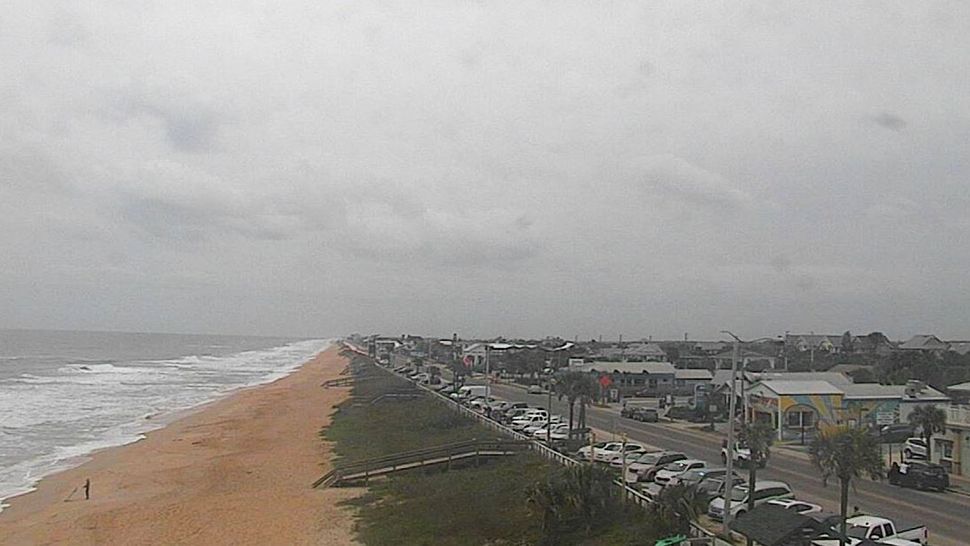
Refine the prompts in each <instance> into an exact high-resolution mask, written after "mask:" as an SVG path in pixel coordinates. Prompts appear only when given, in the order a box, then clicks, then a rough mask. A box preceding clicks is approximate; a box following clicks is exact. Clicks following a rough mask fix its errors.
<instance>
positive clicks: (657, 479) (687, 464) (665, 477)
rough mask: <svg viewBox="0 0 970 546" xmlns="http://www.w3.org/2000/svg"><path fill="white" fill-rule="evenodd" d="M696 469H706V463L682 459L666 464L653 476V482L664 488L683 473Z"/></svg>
mask: <svg viewBox="0 0 970 546" xmlns="http://www.w3.org/2000/svg"><path fill="white" fill-rule="evenodd" d="M697 468H707V463H706V462H705V461H702V460H700V459H682V460H680V461H676V462H673V463H667V464H666V465H664V467H663V468H661V469H660V470H658V471H657V475H656V476H654V478H653V481H654V483H656V484H658V485H661V486H664V485H667V483H669V482H670V481H671V480H672V479H674V478H678V477H680V476H682V475H683V474H684V472H687V471H688V470H694V469H697ZM675 485H676V484H675Z"/></svg>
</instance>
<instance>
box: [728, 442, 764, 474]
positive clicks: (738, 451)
mask: <svg viewBox="0 0 970 546" xmlns="http://www.w3.org/2000/svg"><path fill="white" fill-rule="evenodd" d="M732 455H734V463H735V464H737V465H738V466H741V467H747V466H748V465H749V464H750V463H751V450H750V449H748V447H747V446H745V445H744V444H742V443H740V442H737V443H735V444H734V450H733V452H732ZM727 460H728V449H727V440H722V441H721V464H724V465H727ZM766 463H767V461H761V463H760V464H759V465H758V466H759V467H761V468H764V467H765V464H766Z"/></svg>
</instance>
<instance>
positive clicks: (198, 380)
mask: <svg viewBox="0 0 970 546" xmlns="http://www.w3.org/2000/svg"><path fill="white" fill-rule="evenodd" d="M331 343H332V340H306V341H298V342H294V343H290V344H286V345H280V346H276V347H270V348H267V349H260V350H250V351H242V352H238V353H235V354H229V355H224V356H211V355H186V356H183V357H179V358H174V359H166V360H141V361H134V360H132V361H126V362H120V361H116V362H105V361H104V360H101V361H97V362H95V361H93V360H94V359H92V361H89V362H88V363H82V362H80V361H79V360H78V359H72V360H71V361H68V362H67V363H66V364H65V365H62V366H60V367H57V368H51V374H50V375H44V374H42V373H37V374H33V373H21V374H19V375H17V376H15V377H11V378H8V379H5V380H3V381H0V427H2V430H3V435H2V436H0V452H7V453H14V452H16V453H26V454H29V457H27V458H25V459H24V460H21V461H18V462H16V463H15V464H13V465H8V466H7V467H0V501H2V500H3V499H4V498H9V497H10V496H12V495H16V494H19V493H22V492H25V491H29V490H30V489H31V488H33V486H34V483H35V482H36V481H37V480H39V479H40V478H41V477H43V476H45V475H48V474H50V473H52V472H56V471H58V470H60V469H63V468H66V467H69V466H72V465H74V464H76V462H77V459H78V458H79V457H83V456H84V455H86V454H88V453H90V452H91V451H94V450H97V449H101V448H105V447H111V446H116V445H123V444H127V443H131V442H134V441H137V440H138V439H139V438H141V437H143V435H144V434H145V432H147V431H149V430H153V429H155V428H159V427H161V426H164V424H165V422H166V419H168V418H169V417H168V416H171V415H175V414H177V412H180V411H183V410H186V409H190V408H192V407H195V406H198V405H201V404H205V403H207V402H210V401H212V400H214V399H217V398H219V397H221V396H225V395H227V394H229V393H231V392H233V391H235V390H237V389H240V388H244V387H250V386H254V385H259V384H263V383H267V382H271V381H274V380H276V379H279V378H281V377H284V376H286V375H288V374H290V373H292V372H293V371H294V370H296V369H297V368H299V367H300V366H301V365H302V364H303V363H304V362H306V361H307V360H309V359H310V358H311V357H312V356H313V355H315V354H316V353H318V352H320V351H322V350H324V349H325V348H326V347H328V346H329V345H330V344H331ZM61 362H65V361H61ZM86 362H87V361H86ZM4 391H7V392H6V393H5V392H4ZM5 394H6V396H5ZM27 442H29V445H26V443H27ZM0 506H2V504H0Z"/></svg>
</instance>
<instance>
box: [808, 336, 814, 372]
mask: <svg viewBox="0 0 970 546" xmlns="http://www.w3.org/2000/svg"><path fill="white" fill-rule="evenodd" d="M811 334H812V338H811V339H812V342H811V343H809V344H808V346H809V347H810V348H811V349H812V353H811V355H812V358H811V363H810V364H809V365H808V371H810V372H814V371H815V332H814V331H812V332H811Z"/></svg>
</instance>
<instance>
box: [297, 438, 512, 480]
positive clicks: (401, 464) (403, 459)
mask: <svg viewBox="0 0 970 546" xmlns="http://www.w3.org/2000/svg"><path fill="white" fill-rule="evenodd" d="M528 447H529V446H528V443H526V442H520V441H515V440H471V441H467V442H457V443H454V444H445V445H441V446H435V447H431V448H427V449H421V450H416V451H406V452H403V453H395V454H392V455H388V456H385V457H378V458H375V459H366V460H363V461H357V462H354V463H350V464H347V465H342V466H340V467H338V468H334V469H333V470H331V471H330V472H327V473H326V474H324V475H323V476H322V477H321V478H320V479H318V480H317V481H315V482H313V487H338V486H340V485H343V484H347V483H351V482H356V481H360V480H363V481H365V482H366V481H367V480H368V479H370V478H376V477H379V476H386V475H387V474H392V473H395V472H404V471H407V470H414V469H416V468H425V467H431V466H442V465H447V466H448V467H449V468H450V467H451V464H452V463H454V462H458V461H467V460H469V459H473V460H474V461H475V463H476V464H478V462H479V461H480V460H481V459H483V458H494V457H506V456H509V455H515V454H517V453H521V452H522V451H523V450H526V449H528Z"/></svg>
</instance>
